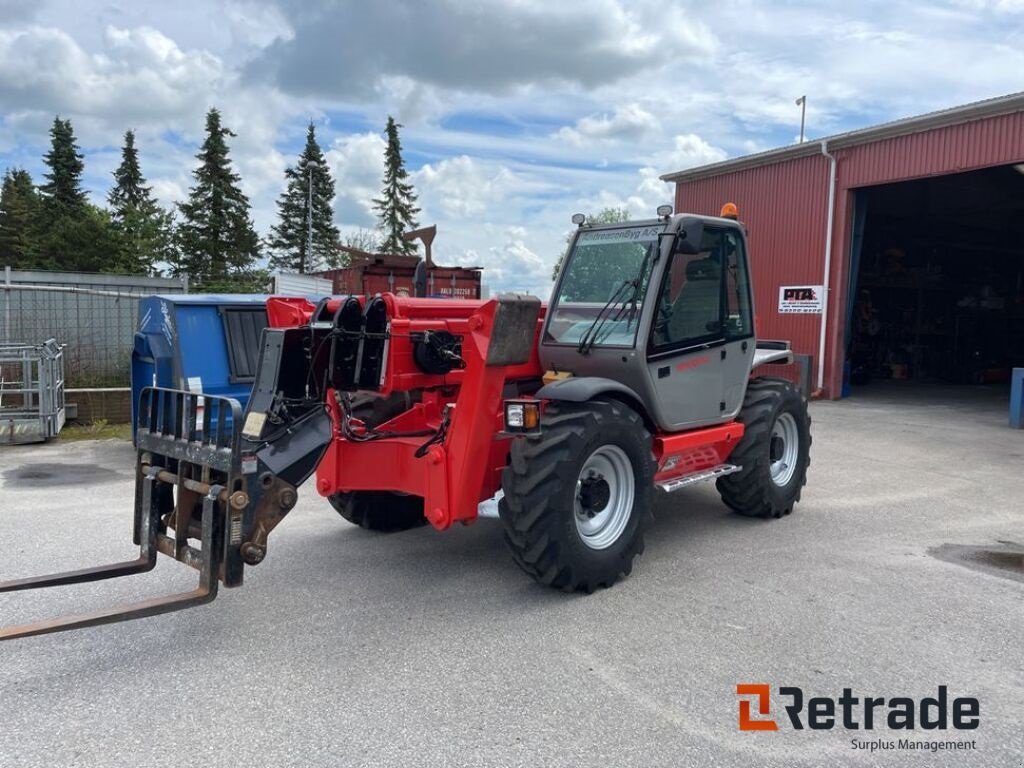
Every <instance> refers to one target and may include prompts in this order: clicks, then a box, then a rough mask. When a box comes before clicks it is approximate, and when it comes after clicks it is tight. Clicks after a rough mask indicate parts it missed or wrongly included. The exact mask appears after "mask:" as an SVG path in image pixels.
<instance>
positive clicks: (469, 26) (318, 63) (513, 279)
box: [0, 0, 1024, 293]
mask: <svg viewBox="0 0 1024 768" xmlns="http://www.w3.org/2000/svg"><path fill="white" fill-rule="evenodd" d="M1019 90H1024V0H936V2H930V3H915V2H905V1H904V0H889V1H888V2H877V1H876V0H866V1H865V2H858V3H846V2H842V3H841V2H832V1H829V0H823V1H822V2H815V3H811V2H800V1H799V0H790V1H789V2H753V0H720V1H719V2H716V3H714V4H708V3H698V2H669V1H668V0H656V1H655V0H588V1H586V2H582V1H577V0H563V1H562V2H558V3H551V2H549V1H548V0H477V1H476V2H467V1H465V0H463V1H461V2H460V1H457V0H390V1H389V2H387V3H369V2H361V1H360V0H205V1H204V2H198V1H197V0H177V1H176V2H175V3H156V2H142V1H139V2H129V1H128V0H105V1H103V2H86V1H84V0H77V1H75V0H36V1H35V2H25V1H23V0H0V169H2V168H4V167H9V166H23V167H25V168H27V169H28V170H30V171H31V172H32V173H33V174H34V175H35V176H36V177H37V178H38V176H39V175H40V173H41V163H40V157H41V155H42V153H43V152H44V151H45V149H46V143H47V130H48V128H49V125H50V123H51V121H52V119H53V116H54V115H55V114H58V113H59V114H61V115H62V116H65V117H69V118H71V120H72V121H73V123H74V125H75V129H76V132H77V134H78V136H79V140H80V143H81V145H82V147H83V149H84V151H85V155H86V158H85V162H86V182H87V185H88V187H89V190H90V192H91V194H92V195H93V196H94V198H95V199H96V200H97V201H102V200H103V198H104V197H105V194H106V191H107V189H108V188H109V181H110V172H111V171H112V170H113V168H114V167H115V166H116V164H117V161H118V146H119V143H120V139H121V135H122V133H123V131H124V130H125V129H127V128H132V129H134V130H135V131H136V132H137V135H138V143H139V146H140V152H141V159H142V163H143V170H144V172H145V173H146V175H147V176H148V177H149V180H150V182H151V183H152V184H153V187H154V190H155V192H156V193H157V195H158V196H159V197H160V199H161V200H162V201H164V202H165V203H166V204H168V205H170V204H172V203H173V202H174V201H175V200H180V199H183V197H184V196H185V194H186V193H187V190H188V186H189V182H190V172H191V169H192V166H193V157H192V156H193V155H194V153H195V151H196V146H197V143H198V142H199V141H200V140H201V131H202V124H203V113H204V112H205V111H206V109H207V108H208V107H209V106H217V107H219V108H221V110H222V111H223V112H224V116H225V121H226V123H227V124H228V125H229V126H230V127H231V128H232V129H233V130H235V132H236V133H237V134H238V135H237V137H236V138H234V139H233V140H232V154H233V158H234V161H235V164H236V169H237V170H238V172H239V173H240V174H241V176H242V179H243V184H244V187H245V190H246V191H247V193H248V194H249V195H250V197H251V199H252V202H253V213H254V217H255V220H256V223H257V226H258V228H259V229H260V230H261V231H264V232H265V231H266V230H267V229H268V228H269V226H270V225H271V224H272V223H273V221H274V214H275V207H274V200H275V198H276V196H277V195H278V193H279V192H280V189H281V186H282V180H283V175H282V174H283V171H284V168H285V166H286V165H287V164H288V163H290V162H292V161H293V160H294V156H295V154H296V152H297V150H298V148H299V146H300V144H301V142H302V140H303V138H304V134H305V126H306V124H307V123H308V122H309V121H310V120H312V121H313V122H314V124H315V125H316V126H317V132H318V136H319V138H320V141H321V144H322V146H323V148H324V150H325V151H326V152H327V156H328V159H329V162H330V165H331V167H332V169H333V171H334V173H335V176H336V180H337V188H338V197H337V199H336V200H335V214H336V219H337V222H338V224H339V226H341V228H342V229H343V230H344V231H352V230H355V229H358V228H367V227H371V226H372V225H373V215H372V210H371V208H370V200H371V199H372V197H373V196H374V195H376V194H377V192H378V188H379V185H380V177H381V172H382V159H381V154H382V151H383V139H382V138H381V135H380V130H381V128H382V127H383V124H384V121H385V119H386V116H387V115H388V114H393V115H395V116H396V117H397V118H398V120H399V121H400V122H401V123H402V124H403V125H404V128H403V132H402V139H403V143H404V148H405V158H406V161H407V163H408V166H409V169H410V171H411V174H412V179H413V182H414V184H415V186H416V189H417V191H418V192H419V194H420V203H421V206H422V208H423V213H422V215H421V222H422V223H424V224H427V223H436V224H437V225H438V230H439V235H438V239H437V241H436V243H435V253H436V257H437V258H438V260H440V261H446V262H453V263H463V264H470V263H472V264H483V265H484V266H485V267H486V268H487V272H486V277H485V280H486V281H487V282H488V283H489V284H490V285H491V287H492V289H495V290H498V289H518V290H524V289H525V290H534V291H536V292H539V293H544V292H545V291H546V289H547V286H548V285H549V282H548V278H549V275H550V268H551V264H552V263H553V262H554V260H555V259H556V258H557V256H558V254H559V252H560V250H561V248H562V247H563V245H564V235H565V232H566V230H567V229H568V221H569V218H570V216H571V215H572V214H573V213H574V212H576V211H583V212H593V211H597V210H599V209H601V208H603V207H606V206H624V207H627V208H629V209H630V211H631V212H632V213H633V215H635V216H642V215H649V214H651V213H652V212H653V210H654V208H655V207H656V206H657V205H658V204H660V203H662V202H666V201H669V200H670V199H671V190H669V189H668V188H667V187H666V186H665V185H664V184H662V183H661V182H660V181H659V180H658V176H659V175H660V174H663V173H666V172H670V171H675V170H679V169H681V168H685V167H690V166H694V165H700V164H703V163H707V162H714V161H716V160H721V159H724V158H727V157H732V156H736V155H742V154H746V153H748V152H752V151H758V150H762V149H767V148H770V147H774V146H780V145H783V144H787V143H790V142H793V141H794V140H795V139H796V137H797V133H798V131H799V116H800V115H799V108H798V107H797V106H796V105H795V104H794V100H795V99H796V98H797V97H798V96H800V95H802V94H805V93H806V94H807V96H808V129H807V130H808V134H809V136H811V137H815V136H822V135H827V134H830V133H835V132H837V131H843V130H848V129H852V128H857V127H861V126H864V125H869V124H873V123H877V122H881V121H885V120H889V119H894V118H898V117H904V116H908V115H913V114H918V113H920V112H925V111H930V110H933V109H939V108H942V107H948V106H953V105H956V104H961V103H966V102H970V101H975V100H978V99H982V98H987V97H991V96H996V95H1001V94H1005V93H1010V92H1014V91H1019Z"/></svg>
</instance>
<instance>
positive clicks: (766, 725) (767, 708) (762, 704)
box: [736, 683, 779, 731]
mask: <svg viewBox="0 0 1024 768" xmlns="http://www.w3.org/2000/svg"><path fill="white" fill-rule="evenodd" d="M736 693H737V694H738V695H740V696H754V697H755V698H756V700H757V712H758V714H759V715H769V714H771V709H772V702H771V688H769V687H768V685H767V684H766V683H737V684H736ZM750 703H751V702H750V699H740V730H741V731H777V730H779V726H778V725H776V723H775V721H774V720H771V719H768V720H754V719H753V718H752V717H751V716H750Z"/></svg>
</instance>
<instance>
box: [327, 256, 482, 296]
mask: <svg viewBox="0 0 1024 768" xmlns="http://www.w3.org/2000/svg"><path fill="white" fill-rule="evenodd" d="M339 250H341V251H344V252H345V253H347V254H348V257H349V265H348V266H347V267H344V268H342V269H330V270H327V271H324V272H320V273H318V274H319V275H320V276H322V277H326V278H329V279H331V280H333V281H334V293H335V294H336V295H339V296H345V295H350V294H357V295H363V296H372V295H374V294H377V293H385V292H390V293H395V294H398V295H405V296H414V295H415V291H414V289H413V277H414V275H415V272H416V265H417V264H419V262H420V257H419V256H403V255H401V254H390V253H368V252H367V251H361V250H359V249H357V248H349V247H347V246H339ZM426 295H427V296H443V297H446V298H456V299H479V298H480V269H478V268H472V267H439V266H435V265H434V264H432V263H430V262H429V261H428V263H427V293H426Z"/></svg>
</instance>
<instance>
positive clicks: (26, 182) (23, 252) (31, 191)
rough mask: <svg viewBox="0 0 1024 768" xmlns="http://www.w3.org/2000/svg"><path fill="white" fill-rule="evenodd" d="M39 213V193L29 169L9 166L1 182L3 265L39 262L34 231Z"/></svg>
mask: <svg viewBox="0 0 1024 768" xmlns="http://www.w3.org/2000/svg"><path fill="white" fill-rule="evenodd" d="M38 213H39V196H38V195H37V194H36V188H35V185H34V184H33V183H32V177H31V176H30V175H29V173H28V171H25V170H23V169H21V168H15V169H13V170H10V169H8V170H7V171H6V172H5V173H4V178H3V185H2V186H0V266H9V267H12V268H14V269H31V268H32V267H34V266H35V261H34V256H33V247H32V234H33V227H34V225H35V217H36V216H37V215H38Z"/></svg>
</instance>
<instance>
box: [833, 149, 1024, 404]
mask: <svg viewBox="0 0 1024 768" xmlns="http://www.w3.org/2000/svg"><path fill="white" fill-rule="evenodd" d="M850 277H851V283H850V285H851V291H850V303H849V306H848V316H847V339H846V342H847V368H846V376H845V377H844V379H845V380H846V381H847V382H848V383H849V385H850V386H849V388H848V389H847V391H848V392H849V393H850V394H853V395H854V396H858V395H867V394H872V395H876V396H878V395H884V396H901V395H906V396H910V397H914V398H924V399H926V400H936V399H947V400H948V399H958V400H960V399H963V400H966V401H975V402H979V403H980V402H984V401H986V400H988V401H991V402H992V403H993V404H995V403H996V402H1002V403H1003V404H1004V405H1003V407H1004V408H1005V403H1006V402H1007V401H1006V397H1007V396H1008V392H1009V382H1010V378H1011V373H1012V370H1013V368H1014V367H1021V366H1024V164H1021V165H1009V166H1000V167H996V168H987V169H985V170H981V171H972V172H970V173H961V174H956V175H950V176H939V177H934V178H928V179H922V180H918V181H910V182H902V183H898V184H887V185H883V186H878V187H870V188H865V189H861V190H857V192H856V204H855V217H854V236H853V243H852V247H851V275H850ZM844 389H845V388H844Z"/></svg>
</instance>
